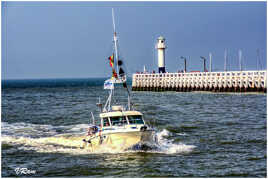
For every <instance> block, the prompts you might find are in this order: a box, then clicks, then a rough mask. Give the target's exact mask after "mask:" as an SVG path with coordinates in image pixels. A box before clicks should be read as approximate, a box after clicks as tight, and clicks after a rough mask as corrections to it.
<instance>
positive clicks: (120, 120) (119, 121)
mask: <svg viewBox="0 0 268 179" xmlns="http://www.w3.org/2000/svg"><path fill="white" fill-rule="evenodd" d="M110 120H111V123H112V126H122V125H124V124H127V119H126V117H125V116H116V117H110Z"/></svg>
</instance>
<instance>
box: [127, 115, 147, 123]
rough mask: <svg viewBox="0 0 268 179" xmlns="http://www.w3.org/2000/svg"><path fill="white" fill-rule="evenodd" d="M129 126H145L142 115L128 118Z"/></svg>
mask: <svg viewBox="0 0 268 179" xmlns="http://www.w3.org/2000/svg"><path fill="white" fill-rule="evenodd" d="M128 121H129V124H144V122H143V120H142V116H141V115H134V116H128Z"/></svg>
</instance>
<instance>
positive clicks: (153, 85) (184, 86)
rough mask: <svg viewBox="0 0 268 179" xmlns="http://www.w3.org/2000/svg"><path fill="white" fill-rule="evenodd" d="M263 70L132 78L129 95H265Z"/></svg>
mask: <svg viewBox="0 0 268 179" xmlns="http://www.w3.org/2000/svg"><path fill="white" fill-rule="evenodd" d="M266 85H267V82H266V70H262V71H227V72H186V73H143V74H133V76H132V90H133V91H159V92H161V91H178V92H190V91H213V92H263V93H266Z"/></svg>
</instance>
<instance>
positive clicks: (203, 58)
mask: <svg viewBox="0 0 268 179" xmlns="http://www.w3.org/2000/svg"><path fill="white" fill-rule="evenodd" d="M200 58H201V59H202V60H204V72H206V71H207V70H206V58H205V57H202V56H200Z"/></svg>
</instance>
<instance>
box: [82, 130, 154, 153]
mask: <svg viewBox="0 0 268 179" xmlns="http://www.w3.org/2000/svg"><path fill="white" fill-rule="evenodd" d="M81 141H83V142H82V146H81V148H84V149H87V150H90V151H91V152H98V151H104V152H105V151H108V152H119V151H125V150H127V149H130V148H131V147H133V146H135V145H137V144H144V143H152V142H153V141H154V131H153V130H147V131H131V132H114V133H106V134H102V135H101V136H95V137H86V138H85V140H83V139H82V140H81Z"/></svg>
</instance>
